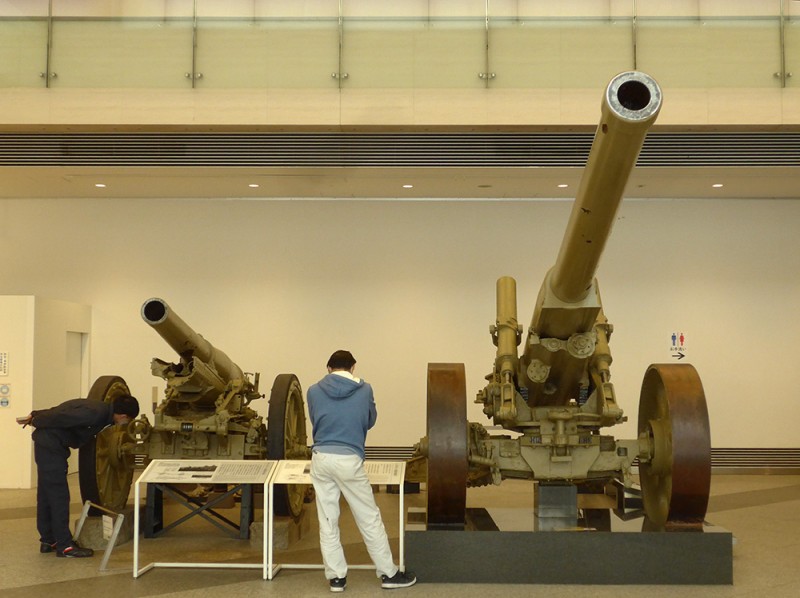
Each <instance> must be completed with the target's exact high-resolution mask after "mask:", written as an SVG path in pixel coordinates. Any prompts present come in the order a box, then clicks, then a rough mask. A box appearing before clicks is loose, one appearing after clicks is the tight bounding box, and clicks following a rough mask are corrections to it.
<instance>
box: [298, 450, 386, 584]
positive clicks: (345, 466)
mask: <svg viewBox="0 0 800 598" xmlns="http://www.w3.org/2000/svg"><path fill="white" fill-rule="evenodd" d="M311 481H312V482H313V483H314V492H315V493H316V495H317V516H318V517H319V546H320V549H321V551H322V562H323V563H324V564H325V577H326V578H328V579H333V578H334V577H340V578H341V577H346V576H347V561H346V560H345V558H344V550H343V549H342V542H341V540H340V538H339V497H340V496H341V495H344V498H345V500H346V501H347V504H348V505H349V506H350V512H351V513H352V514H353V518H354V519H355V521H356V525H357V526H358V531H360V532H361V537H362V538H363V539H364V544H365V545H366V546H367V551H368V552H369V556H370V558H371V559H372V562H373V563H374V564H375V568H376V573H377V575H378V577H380V576H381V575H388V576H389V577H393V576H394V575H395V574H396V573H397V566H396V565H395V564H394V561H393V560H392V551H391V548H389V539H388V538H387V537H386V529H385V528H384V527H383V520H382V519H381V512H380V510H378V505H376V504H375V497H374V496H373V495H372V486H370V483H369V478H368V477H367V472H366V471H364V461H363V460H362V459H361V457H360V456H358V455H335V454H332V453H318V452H316V451H314V453H313V455H312V457H311Z"/></svg>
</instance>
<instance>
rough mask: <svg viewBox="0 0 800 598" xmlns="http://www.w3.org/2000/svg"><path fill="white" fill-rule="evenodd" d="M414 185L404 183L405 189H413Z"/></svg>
mask: <svg viewBox="0 0 800 598" xmlns="http://www.w3.org/2000/svg"><path fill="white" fill-rule="evenodd" d="M413 188H414V185H403V189H413Z"/></svg>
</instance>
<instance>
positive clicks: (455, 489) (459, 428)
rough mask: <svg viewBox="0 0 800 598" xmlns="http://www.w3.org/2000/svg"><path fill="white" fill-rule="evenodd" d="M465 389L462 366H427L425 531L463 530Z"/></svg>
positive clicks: (465, 445) (455, 364)
mask: <svg viewBox="0 0 800 598" xmlns="http://www.w3.org/2000/svg"><path fill="white" fill-rule="evenodd" d="M467 431H468V424H467V386H466V376H465V374H464V364H463V363H429V364H428V429H427V438H428V447H427V451H428V529H453V530H459V529H464V523H465V513H466V506H467V474H468V473H469V464H468V462H467Z"/></svg>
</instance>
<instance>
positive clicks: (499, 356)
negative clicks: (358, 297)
mask: <svg viewBox="0 0 800 598" xmlns="http://www.w3.org/2000/svg"><path fill="white" fill-rule="evenodd" d="M661 99H662V98H661V90H660V88H659V86H658V84H657V83H656V81H655V80H654V79H652V78H651V77H650V76H648V75H646V74H644V73H641V72H635V71H631V72H626V73H622V74H620V75H618V76H616V77H615V78H614V79H613V80H612V81H611V82H610V83H609V85H608V87H607V89H606V91H605V94H604V96H603V102H602V115H601V120H600V123H599V126H598V128H597V131H596V134H595V138H594V141H593V144H592V148H591V151H590V154H589V159H588V162H587V165H586V168H585V170H584V173H583V176H582V179H581V183H580V186H579V189H578V193H577V196H576V199H575V203H574V205H573V209H572V213H571V216H570V220H569V223H568V225H567V230H566V233H565V235H564V239H563V241H562V245H561V249H560V251H559V253H558V257H557V259H556V263H555V266H554V267H553V268H552V269H551V270H550V271H549V272H548V273H547V275H546V277H545V280H544V282H543V284H542V287H541V290H540V292H539V296H538V299H537V301H536V307H535V309H534V313H533V318H532V321H531V324H530V327H529V329H528V333H527V336H526V337H525V340H524V345H523V348H522V353H521V355H519V354H518V350H517V347H518V345H520V343H521V342H522V332H523V330H522V326H521V325H520V324H519V323H518V321H517V304H516V303H517V301H516V281H515V280H514V279H513V278H510V277H502V278H500V279H499V280H498V281H497V320H496V322H495V324H494V325H493V326H491V327H490V333H491V336H492V340H493V342H494V344H495V345H496V347H497V352H496V358H495V361H494V367H493V369H492V371H491V373H490V374H489V375H488V376H486V379H487V381H488V384H487V385H486V386H485V388H483V389H481V390H480V391H479V392H478V395H477V399H476V403H480V404H482V405H483V412H484V413H485V414H486V416H487V417H489V418H491V419H492V421H493V423H494V424H495V425H498V426H501V427H502V428H504V429H506V430H509V431H511V432H513V433H514V435H491V434H490V433H489V432H488V431H487V430H486V429H485V428H484V427H483V426H482V425H481V424H478V423H469V422H467V419H466V384H465V370H464V365H463V364H448V363H437V364H430V365H429V366H428V399H427V400H428V405H427V408H428V424H427V436H426V437H425V438H423V439H422V441H421V442H420V443H419V445H418V447H417V451H416V457H417V458H416V459H415V462H416V463H417V464H424V465H423V466H421V467H418V468H417V471H418V472H420V473H418V474H417V476H416V477H417V479H419V480H420V481H425V480H426V479H427V483H428V529H453V528H455V529H459V528H463V527H464V525H465V507H466V489H467V486H479V485H484V484H489V483H495V484H499V483H500V482H501V480H502V479H505V478H517V479H531V480H536V481H537V482H538V492H539V503H540V505H541V504H542V502H548V503H549V504H554V503H559V502H560V501H561V502H562V504H556V510H559V509H560V510H561V511H562V512H563V511H566V512H570V508H572V510H573V511H574V512H575V513H576V517H575V518H576V519H577V513H578V512H579V507H583V514H584V518H583V519H584V521H586V523H587V524H588V525H589V526H590V527H603V528H607V527H608V526H609V525H610V521H609V520H608V517H609V516H610V511H609V510H608V507H609V506H612V505H615V506H619V505H620V503H622V502H623V500H624V496H625V495H626V494H627V493H629V492H635V491H637V490H638V488H636V487H635V478H634V476H633V475H632V466H633V464H634V461H635V460H636V459H637V458H638V462H639V478H640V484H641V495H642V502H643V506H644V515H645V525H646V528H647V529H656V530H662V529H675V528H679V529H699V528H700V527H701V526H702V523H703V519H704V516H705V513H706V508H707V504H708V495H709V489H710V480H711V458H710V452H711V449H710V431H709V423H708V410H707V406H706V401H705V395H704V392H703V387H702V384H701V382H700V378H699V377H698V375H697V372H696V370H695V369H694V367H693V366H691V365H688V364H655V365H651V366H650V367H649V368H648V369H647V372H646V374H645V377H644V382H643V384H642V390H641V396H640V404H639V417H638V437H637V438H636V439H633V440H616V439H614V438H613V437H612V436H610V435H606V434H603V433H602V429H603V428H604V427H608V426H613V425H616V424H619V423H622V422H623V421H625V420H626V417H625V416H624V415H623V411H622V409H621V408H620V407H619V405H618V403H617V398H616V395H615V393H614V387H613V385H612V383H611V380H610V378H611V372H610V365H611V361H612V359H611V352H610V350H609V342H608V341H609V338H610V336H611V333H612V330H613V327H612V325H611V324H610V323H609V322H608V320H607V319H606V317H605V315H604V313H603V307H602V303H601V301H600V293H599V289H598V284H597V281H596V280H595V274H596V270H597V266H598V263H599V259H600V255H601V253H602V251H603V248H604V246H605V243H606V240H607V238H608V236H609V233H610V231H611V227H612V224H613V222H614V219H615V217H616V213H617V209H618V206H619V204H620V201H621V199H622V195H623V191H624V189H625V186H626V184H627V181H628V178H629V175H630V172H631V171H632V169H633V167H634V164H635V163H636V159H637V157H638V155H639V152H640V150H641V147H642V145H643V143H644V138H645V135H646V133H647V131H648V129H649V128H650V126H651V125H652V123H653V122H654V121H655V119H656V116H657V114H658V112H659V110H660V108H661ZM414 464H415V463H414V462H412V465H414ZM425 466H426V467H427V475H426V476H425V475H424V469H425ZM411 471H414V468H413V467H412V468H411ZM412 476H413V474H412ZM565 489H566V490H567V492H566V493H565V492H564V490H565ZM548 493H549V495H548V496H545V495H547V494H548ZM564 496H566V497H567V498H566V499H564V498H563V497H564ZM554 497H555V498H554ZM551 500H552V502H550V501H551ZM570 503H571V505H570ZM598 505H599V508H597V507H598ZM620 510H622V509H620ZM567 525H568V524H567ZM573 525H574V524H573Z"/></svg>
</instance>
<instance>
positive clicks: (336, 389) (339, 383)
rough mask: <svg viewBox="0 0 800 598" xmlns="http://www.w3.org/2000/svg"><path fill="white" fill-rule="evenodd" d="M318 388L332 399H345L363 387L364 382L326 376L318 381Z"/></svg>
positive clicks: (333, 375)
mask: <svg viewBox="0 0 800 598" xmlns="http://www.w3.org/2000/svg"><path fill="white" fill-rule="evenodd" d="M319 386H320V388H321V389H322V390H323V391H325V394H326V395H328V396H329V397H331V398H332V399H346V398H347V397H349V396H351V395H352V394H353V393H354V392H355V391H356V390H358V389H359V388H361V387H362V386H364V381H363V380H358V381H355V380H351V379H350V378H345V377H344V376H339V375H337V374H328V375H327V376H325V377H324V378H323V379H322V380H320V381H319Z"/></svg>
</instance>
